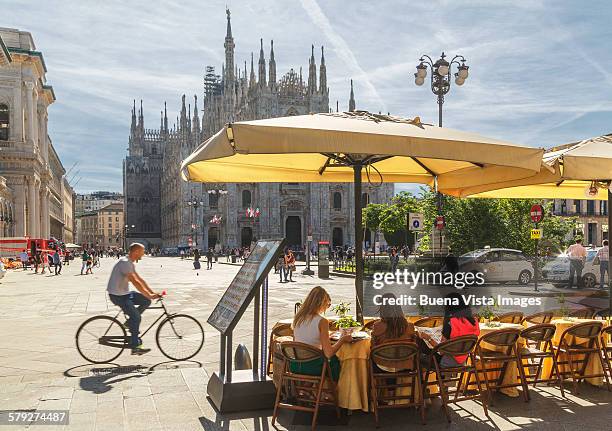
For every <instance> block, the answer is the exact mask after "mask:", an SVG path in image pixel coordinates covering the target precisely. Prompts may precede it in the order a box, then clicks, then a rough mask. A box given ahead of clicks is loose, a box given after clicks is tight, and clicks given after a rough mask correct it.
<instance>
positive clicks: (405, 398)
mask: <svg viewBox="0 0 612 431" xmlns="http://www.w3.org/2000/svg"><path fill="white" fill-rule="evenodd" d="M384 369H393V370H395V371H393V372H387V371H384ZM369 371H370V372H369V375H370V399H371V401H372V408H373V410H374V418H375V420H376V427H377V428H378V411H379V410H380V409H393V408H404V407H418V408H419V409H420V413H421V421H422V422H423V424H425V399H424V398H423V397H419V398H420V400H417V398H416V397H417V393H418V392H419V391H420V390H421V386H422V384H421V376H422V375H421V365H420V362H419V348H418V346H417V345H416V344H415V343H413V342H410V341H389V342H386V343H383V344H380V345H378V346H376V347H374V348H373V349H372V351H371V352H370V370H369ZM408 379H410V381H409V382H408ZM401 388H410V394H408V395H401V394H398V390H399V389H401ZM388 393H391V394H392V395H388ZM398 401H399V402H401V404H399V403H397V402H398Z"/></svg>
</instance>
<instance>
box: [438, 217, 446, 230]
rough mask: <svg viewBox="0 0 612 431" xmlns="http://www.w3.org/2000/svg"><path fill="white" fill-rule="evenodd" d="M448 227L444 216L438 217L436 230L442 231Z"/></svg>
mask: <svg viewBox="0 0 612 431" xmlns="http://www.w3.org/2000/svg"><path fill="white" fill-rule="evenodd" d="M444 226H446V222H445V221H444V216H436V229H438V230H442V229H444Z"/></svg>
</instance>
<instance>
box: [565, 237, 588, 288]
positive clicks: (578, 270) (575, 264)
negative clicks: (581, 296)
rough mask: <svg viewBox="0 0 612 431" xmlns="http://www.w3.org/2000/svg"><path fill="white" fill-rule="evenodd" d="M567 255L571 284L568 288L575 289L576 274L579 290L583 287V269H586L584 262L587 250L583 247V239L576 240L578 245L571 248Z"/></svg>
mask: <svg viewBox="0 0 612 431" xmlns="http://www.w3.org/2000/svg"><path fill="white" fill-rule="evenodd" d="M567 255H568V256H569V262H570V271H569V284H568V286H567V288H568V289H572V288H573V286H574V274H576V289H578V288H580V287H582V268H584V261H585V260H586V255H587V251H586V248H584V246H583V245H582V238H578V239H576V243H575V244H572V245H570V246H569V248H568V249H567Z"/></svg>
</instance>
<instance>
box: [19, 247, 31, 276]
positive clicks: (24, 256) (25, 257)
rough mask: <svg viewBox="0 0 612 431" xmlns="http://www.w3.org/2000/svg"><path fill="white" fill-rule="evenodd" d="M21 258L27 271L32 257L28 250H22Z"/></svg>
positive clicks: (22, 264)
mask: <svg viewBox="0 0 612 431" xmlns="http://www.w3.org/2000/svg"><path fill="white" fill-rule="evenodd" d="M19 260H20V261H21V266H23V270H24V271H25V270H26V269H28V267H29V266H30V257H29V256H28V252H27V251H25V250H24V251H22V252H21V253H19Z"/></svg>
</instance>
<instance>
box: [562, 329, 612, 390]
mask: <svg viewBox="0 0 612 431" xmlns="http://www.w3.org/2000/svg"><path fill="white" fill-rule="evenodd" d="M602 326H603V322H595V321H594V322H585V323H579V324H577V325H574V326H570V327H569V328H567V329H566V330H565V331H563V333H562V334H561V338H560V340H559V345H558V346H554V345H553V349H554V351H555V359H556V360H557V365H558V366H559V372H560V376H561V388H563V383H564V382H565V380H566V379H569V378H571V379H572V382H573V385H574V391H575V392H576V393H578V382H582V381H584V379H587V378H591V377H603V378H604V380H605V381H606V386H607V388H608V391H609V390H610V379H609V378H608V373H606V371H605V370H606V364H605V361H604V358H603V357H602V355H601V354H602V350H601V342H600V335H601V329H602ZM576 338H580V339H582V341H581V342H577V340H576ZM561 354H565V358H560V355H561ZM591 355H595V356H596V357H597V360H599V361H600V363H601V366H602V370H603V371H602V373H595V374H587V366H588V362H589V358H590V357H591ZM560 359H561V360H560ZM565 365H567V366H568V367H569V370H565V369H564V367H563V366H565ZM551 374H552V371H551Z"/></svg>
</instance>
